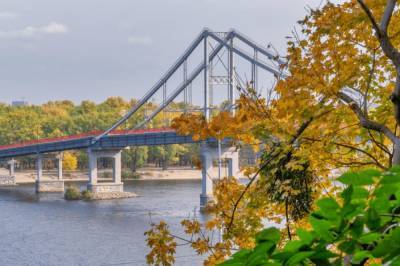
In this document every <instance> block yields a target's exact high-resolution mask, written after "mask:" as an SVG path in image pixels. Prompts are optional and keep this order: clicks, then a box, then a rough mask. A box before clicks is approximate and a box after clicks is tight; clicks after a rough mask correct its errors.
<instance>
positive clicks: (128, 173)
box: [121, 170, 140, 179]
mask: <svg viewBox="0 0 400 266" xmlns="http://www.w3.org/2000/svg"><path fill="white" fill-rule="evenodd" d="M121 177H122V179H128V178H131V179H139V178H140V175H139V174H138V173H135V172H133V171H130V170H123V171H122V174H121Z"/></svg>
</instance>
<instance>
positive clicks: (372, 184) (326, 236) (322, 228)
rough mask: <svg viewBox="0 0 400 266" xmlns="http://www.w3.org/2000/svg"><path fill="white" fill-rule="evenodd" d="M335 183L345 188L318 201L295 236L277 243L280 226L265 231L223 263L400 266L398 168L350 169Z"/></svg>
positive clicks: (399, 179) (399, 171) (399, 191)
mask: <svg viewBox="0 0 400 266" xmlns="http://www.w3.org/2000/svg"><path fill="white" fill-rule="evenodd" d="M337 181H339V182H341V183H342V184H343V188H344V189H343V191H342V192H341V193H340V194H338V196H339V197H338V198H334V197H331V196H330V197H324V198H322V199H320V200H318V201H317V202H316V206H317V208H316V210H315V211H313V212H312V213H311V214H310V215H309V222H310V225H311V229H310V230H306V229H302V228H298V229H297V237H296V239H294V240H290V241H288V242H286V243H281V242H280V241H281V232H280V230H278V229H276V228H267V229H264V230H263V231H261V232H260V233H258V235H257V236H256V239H255V240H256V247H255V248H254V249H242V250H240V251H239V252H237V253H236V254H234V255H233V256H232V257H231V259H229V260H227V261H225V262H224V263H222V264H221V265H224V266H228V265H231V266H233V265H250V264H251V265H365V264H368V265H380V264H375V263H374V262H379V263H382V264H384V265H400V211H399V210H400V166H395V167H393V168H392V169H390V170H389V171H387V172H384V173H380V172H379V171H376V170H364V171H361V172H348V173H345V174H343V175H342V176H341V177H339V178H338V179H337ZM346 261H348V262H346Z"/></svg>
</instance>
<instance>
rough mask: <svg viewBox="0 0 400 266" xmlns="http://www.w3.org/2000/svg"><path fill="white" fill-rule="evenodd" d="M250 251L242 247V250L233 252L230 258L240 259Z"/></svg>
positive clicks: (245, 256)
mask: <svg viewBox="0 0 400 266" xmlns="http://www.w3.org/2000/svg"><path fill="white" fill-rule="evenodd" d="M251 252H252V251H251V250H249V249H242V250H240V251H238V252H236V253H235V254H233V255H232V258H234V259H238V260H242V259H245V258H247V257H248V256H249V255H250V254H251Z"/></svg>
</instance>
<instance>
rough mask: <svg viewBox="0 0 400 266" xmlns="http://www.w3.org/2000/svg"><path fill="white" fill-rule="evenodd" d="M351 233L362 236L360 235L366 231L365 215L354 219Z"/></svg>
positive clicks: (354, 235)
mask: <svg viewBox="0 0 400 266" xmlns="http://www.w3.org/2000/svg"><path fill="white" fill-rule="evenodd" d="M349 228H350V231H351V235H352V236H353V237H355V238H357V237H360V235H361V234H362V233H363V231H364V217H362V216H358V217H357V218H356V219H354V221H353V222H352V223H351V224H350V227H349Z"/></svg>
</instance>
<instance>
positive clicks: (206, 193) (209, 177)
mask: <svg viewBox="0 0 400 266" xmlns="http://www.w3.org/2000/svg"><path fill="white" fill-rule="evenodd" d="M218 156H219V155H218V148H217V147H212V146H210V145H208V144H207V143H205V142H203V143H202V144H201V160H202V179H201V180H202V181H201V194H200V211H204V210H205V209H206V208H207V205H208V204H209V203H210V201H212V200H213V180H214V179H217V178H218V177H217V176H215V175H216V174H215V171H213V161H214V160H218ZM221 160H224V161H227V168H228V169H227V170H228V171H227V173H226V174H225V175H222V176H221V177H223V176H236V175H237V174H238V173H239V171H240V170H239V151H238V150H237V149H236V148H235V147H224V148H223V149H222V152H221Z"/></svg>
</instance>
